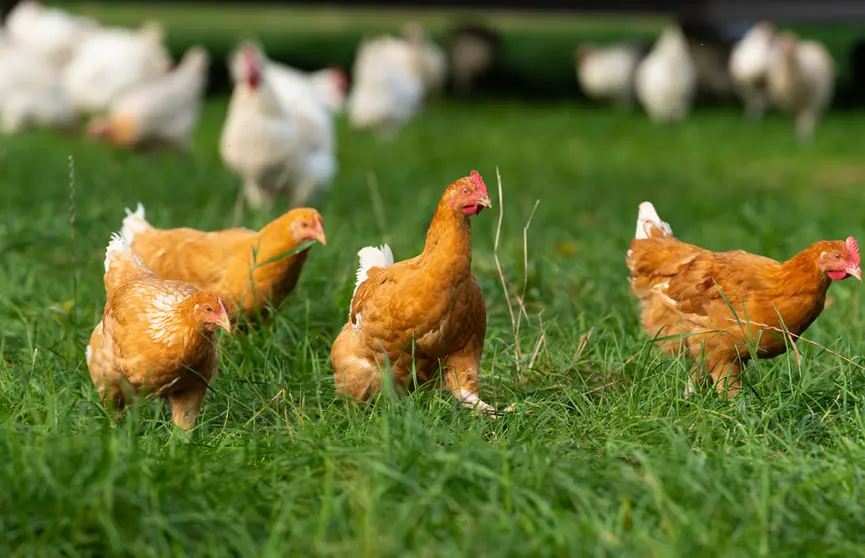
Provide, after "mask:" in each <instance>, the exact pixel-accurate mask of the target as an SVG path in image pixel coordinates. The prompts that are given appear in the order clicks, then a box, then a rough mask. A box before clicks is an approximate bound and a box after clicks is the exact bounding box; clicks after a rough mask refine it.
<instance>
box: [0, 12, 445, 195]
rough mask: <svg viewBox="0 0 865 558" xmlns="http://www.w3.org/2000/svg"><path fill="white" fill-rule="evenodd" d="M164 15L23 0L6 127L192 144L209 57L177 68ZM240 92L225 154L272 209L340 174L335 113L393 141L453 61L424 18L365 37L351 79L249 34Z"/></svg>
mask: <svg viewBox="0 0 865 558" xmlns="http://www.w3.org/2000/svg"><path fill="white" fill-rule="evenodd" d="M163 35H164V32H163V29H162V26H161V25H160V24H159V23H157V22H152V21H151V22H146V23H144V24H143V25H142V26H141V27H140V28H139V29H125V28H115V27H102V26H100V25H99V24H98V23H97V22H95V21H93V20H92V19H90V18H85V17H78V16H74V15H72V14H69V13H66V12H64V11H62V10H59V9H57V8H48V7H45V6H43V5H42V4H41V3H40V2H39V1H38V0H24V1H22V2H20V3H18V4H17V5H16V6H15V8H14V9H13V10H12V11H11V12H10V13H9V15H8V17H7V19H6V23H5V26H4V27H3V28H0V131H2V132H4V133H15V132H20V131H22V130H25V129H28V128H32V127H55V128H65V129H71V128H73V127H74V126H75V125H76V124H77V122H78V121H79V119H81V118H89V119H90V120H89V122H88V125H87V134H88V135H89V136H91V137H93V138H100V139H104V140H106V141H109V142H111V143H112V144H114V145H116V146H119V147H123V148H142V147H147V146H152V145H160V146H168V147H171V148H175V149H178V150H181V151H183V150H186V149H188V148H189V144H190V138H191V137H192V134H193V132H194V131H195V128H196V125H197V124H198V119H199V113H200V109H201V103H202V101H203V98H204V95H205V92H206V91H205V90H206V86H207V72H208V66H209V63H210V60H209V55H208V53H207V51H206V50H205V49H204V48H203V47H201V46H194V47H192V48H190V49H189V50H188V51H187V52H186V53H185V54H184V55H183V57H182V59H181V60H180V61H179V62H178V63H177V64H176V65H174V66H173V67H172V60H171V57H170V55H169V53H168V51H167V49H166V48H165V46H164V44H163V39H164V37H163ZM228 67H229V70H230V74H231V77H232V80H233V82H234V91H233V93H232V96H231V100H230V102H229V106H228V112H227V114H226V117H225V122H224V125H223V128H222V134H221V137H220V142H219V152H220V155H221V157H222V160H223V162H224V164H225V166H226V167H227V168H228V169H230V170H231V171H232V172H233V173H235V174H236V175H237V176H238V177H239V178H240V180H241V183H242V188H241V190H240V192H241V196H239V197H238V202H239V205H238V211H240V210H241V209H242V206H243V205H242V202H244V201H245V202H246V203H247V204H249V206H250V207H252V208H253V209H266V208H269V207H270V206H271V205H272V203H273V201H274V198H275V197H276V196H278V195H288V197H289V198H290V204H291V206H292V207H300V206H303V205H305V204H307V203H308V202H309V201H310V200H311V199H312V198H313V197H314V196H315V194H316V193H318V192H320V191H322V189H324V188H325V187H327V185H328V184H330V182H331V181H332V180H333V177H334V175H335V173H336V171H337V160H336V149H337V145H336V143H337V142H336V134H335V129H334V116H335V115H336V114H338V113H339V112H341V111H342V110H343V109H344V108H345V109H346V111H347V113H348V120H349V122H350V124H351V125H352V126H353V127H355V128H358V129H377V130H380V131H381V133H382V134H384V135H385V136H387V137H393V136H394V135H395V134H396V133H397V132H398V131H399V130H400V128H401V127H402V126H403V125H404V124H405V123H406V122H407V121H408V120H410V119H411V118H412V117H413V116H414V115H416V114H417V113H418V112H419V111H420V110H421V109H422V107H423V105H424V103H425V101H426V100H427V99H428V98H429V97H431V96H434V95H435V94H436V93H437V92H438V91H440V90H441V88H442V87H443V85H444V82H445V78H446V75H447V59H446V57H445V54H444V52H443V51H442V50H441V49H440V48H439V47H437V46H436V45H434V44H433V43H432V42H430V41H428V40H427V39H426V37H425V36H424V33H423V30H422V29H421V27H420V26H419V25H418V24H417V23H409V24H406V25H405V26H404V29H403V36H401V37H393V36H381V37H376V38H371V39H367V40H365V41H363V42H362V43H361V44H360V45H359V47H358V53H357V57H356V61H355V64H354V68H353V72H352V73H353V81H354V84H353V87H352V90H351V92H350V94H349V93H348V77H347V75H346V73H345V72H344V71H343V70H341V69H340V68H325V69H322V70H319V71H316V72H303V71H301V70H298V69H295V68H292V67H289V66H286V65H284V64H280V63H278V62H275V61H273V60H270V59H268V58H267V56H266V54H265V52H264V50H263V49H262V47H261V46H260V45H258V44H256V43H255V42H252V41H244V42H243V43H241V44H240V45H238V47H237V48H236V49H235V51H234V52H233V53H231V55H230V56H229V60H228Z"/></svg>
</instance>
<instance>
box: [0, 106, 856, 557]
mask: <svg viewBox="0 0 865 558" xmlns="http://www.w3.org/2000/svg"><path fill="white" fill-rule="evenodd" d="M224 112H225V99H224V98H215V99H212V100H211V101H210V102H209V103H208V105H207V107H206V110H205V114H204V118H203V122H202V126H201V127H200V128H199V130H198V133H197V136H196V142H195V146H194V149H193V151H192V153H191V154H189V155H188V156H178V155H174V154H171V153H152V154H129V153H123V152H118V151H114V150H112V149H110V148H107V147H104V146H101V145H97V144H94V143H91V142H88V141H85V140H80V139H76V138H74V137H69V136H61V135H57V134H52V133H31V134H26V135H22V136H16V137H11V138H6V137H4V138H2V139H0V141H2V143H0V254H2V258H0V318H2V324H3V327H2V330H0V352H2V360H0V419H2V426H0V555H3V556H7V555H8V556H53V555H73V554H74V555H79V554H81V555H93V556H113V555H134V556H168V555H189V556H289V555H290V556H309V555H313V556H397V555H399V556H424V557H426V556H490V557H493V556H495V557H499V556H536V555H537V556H580V555H615V556H631V555H632V556H641V557H642V556H744V555H749V556H750V555H761V556H765V555H774V556H789V555H797V556H804V555H808V556H813V555H834V556H841V555H843V556H852V555H863V554H865V552H863V550H862V548H865V547H863V544H865V530H863V529H862V526H863V523H865V520H863V518H865V499H863V491H865V478H863V465H865V449H863V447H862V434H861V432H862V428H863V426H865V415H863V411H865V405H863V395H865V382H863V380H862V367H861V364H860V363H861V358H860V357H859V355H860V354H861V352H862V349H863V347H865V327H863V326H865V314H863V310H865V303H863V297H862V288H863V287H862V284H861V283H859V282H857V281H845V282H843V283H839V284H836V285H834V286H833V287H832V288H831V290H830V302H829V304H828V307H827V308H826V310H825V311H824V312H823V315H822V316H821V317H820V318H819V319H818V320H817V322H816V323H815V325H814V326H812V327H811V328H810V329H809V330H808V332H807V333H806V335H805V337H806V338H808V339H811V340H813V341H815V342H817V343H819V344H820V345H822V346H823V347H826V348H828V349H829V350H831V351H832V352H827V351H826V350H823V349H820V348H818V347H815V346H813V345H808V344H801V346H800V351H801V354H802V363H801V365H797V362H796V359H795V358H793V356H783V357H779V358H777V359H775V360H772V361H765V362H758V363H756V364H755V365H752V366H751V367H749V368H748V370H747V372H746V373H745V376H744V382H745V387H744V389H743V390H742V394H741V395H740V396H739V397H737V398H735V399H733V400H723V399H719V398H718V397H716V396H715V394H714V392H701V393H699V394H698V395H697V396H695V397H693V398H690V399H688V400H685V399H683V398H682V396H681V392H682V389H683V388H684V386H685V383H686V380H687V378H688V374H689V370H688V364H687V363H686V362H684V361H679V360H674V359H670V358H668V357H665V356H663V355H661V354H660V353H659V351H658V350H657V349H655V348H654V347H653V346H652V345H651V343H650V342H649V341H648V340H647V338H646V337H645V336H644V335H643V334H642V332H641V331H640V327H639V323H638V320H637V314H636V308H635V306H636V305H635V303H634V301H633V300H632V299H631V297H630V296H629V293H628V282H627V279H626V277H627V269H626V267H625V264H624V258H625V251H626V250H627V246H628V242H629V240H630V238H631V237H632V235H633V232H634V224H635V220H636V213H637V205H638V203H639V202H641V201H644V200H651V201H653V202H654V203H655V206H656V207H657V209H658V211H659V213H660V214H661V216H662V217H664V219H665V220H667V221H669V222H670V223H671V225H672V227H673V229H674V230H675V231H676V233H677V236H679V237H680V238H682V239H685V240H687V241H690V242H693V243H696V244H700V245H702V246H705V247H707V248H712V249H719V250H722V249H732V248H742V249H745V250H749V251H752V252H756V253H760V254H764V255H767V256H770V257H773V258H776V259H785V258H787V257H789V256H792V255H793V254H794V253H796V252H797V251H799V250H801V249H803V248H805V247H806V246H808V245H809V244H810V243H811V242H813V241H816V240H821V239H840V238H845V237H846V236H848V235H851V234H852V235H855V236H858V237H859V238H860V241H861V240H862V237H863V236H865V234H863V232H862V231H863V220H862V217H861V215H862V212H861V210H860V209H859V207H858V203H861V200H862V199H863V194H862V188H863V185H865V164H863V163H862V153H863V152H865V137H863V135H862V134H861V130H862V129H863V128H865V113H861V112H848V113H844V114H833V115H831V116H830V117H829V118H828V119H827V120H826V121H825V123H824V124H823V126H822V127H821V128H819V129H818V133H817V138H816V141H815V142H814V143H813V144H812V145H809V146H799V145H797V144H796V143H795V141H794V138H793V125H792V122H791V121H790V120H789V119H788V118H785V117H782V116H781V115H777V114H772V115H770V117H769V118H768V119H767V120H766V121H765V122H763V123H762V124H759V125H755V124H751V123H746V122H744V121H743V120H742V118H741V115H740V114H739V113H738V112H736V111H733V110H728V109H722V110H720V109H719V110H713V109H704V110H701V111H699V112H697V113H696V114H695V115H694V117H693V118H691V119H690V120H688V121H687V122H685V123H683V124H681V125H679V126H670V127H657V126H653V125H652V124H650V123H649V122H648V120H647V119H646V118H645V117H644V115H642V114H641V113H639V112H638V111H637V112H634V113H631V114H621V113H616V112H613V111H610V110H607V109H604V108H596V107H586V106H581V105H578V104H575V103H562V104H551V105H543V104H517V103H504V102H499V103H485V104H483V105H471V104H459V103H454V102H446V103H444V104H441V105H437V106H434V107H432V108H431V109H430V110H429V111H428V112H427V113H425V114H424V115H422V116H421V117H420V118H419V119H417V120H416V121H415V122H413V123H412V124H411V125H410V126H409V127H408V128H407V129H406V130H405V131H404V133H403V134H402V135H401V136H400V137H399V138H398V140H397V141H396V142H395V143H393V144H385V143H383V142H381V141H379V140H378V139H376V138H375V137H373V136H368V135H365V134H361V133H358V132H354V131H351V130H349V129H347V127H346V126H345V123H344V122H343V121H340V146H339V155H340V171H339V175H338V177H337V179H336V181H335V182H334V184H333V185H332V186H331V188H330V190H329V191H328V193H327V197H326V200H325V201H324V203H323V205H322V206H321V211H322V214H323V216H324V220H325V228H326V232H327V237H328V245H327V246H326V247H322V246H315V247H314V248H313V249H312V253H311V255H310V258H309V261H308V263H307V265H306V267H305V269H304V273H303V276H302V278H301V281H300V284H299V287H298V289H297V290H296V291H295V292H294V293H293V294H292V295H291V296H290V297H289V299H288V300H287V301H286V302H285V304H284V305H283V307H282V308H281V310H280V312H279V313H278V314H277V315H276V317H275V319H274V320H273V321H272V322H271V323H270V324H268V325H267V326H266V327H265V328H264V329H262V330H261V331H258V332H256V333H254V334H252V335H249V336H247V337H245V338H240V337H237V336H235V337H224V338H223V343H222V345H221V351H222V360H221V374H220V376H219V377H218V378H217V380H216V381H215V382H214V384H213V391H212V392H211V393H210V394H209V395H208V396H207V399H206V400H205V403H204V408H203V410H202V414H201V415H200V416H199V421H200V422H199V427H198V428H197V429H196V430H195V431H193V432H192V433H191V434H190V435H186V434H183V433H180V432H178V431H177V429H175V428H174V427H173V426H172V425H171V422H170V415H169V413H168V411H167V409H166V408H164V407H163V406H162V405H161V404H160V403H159V402H158V401H150V402H148V403H146V404H143V405H141V406H138V407H135V408H134V409H133V410H132V412H130V413H129V414H128V416H127V417H126V418H125V419H124V420H123V421H122V422H121V423H119V425H114V424H113V423H112V422H111V421H110V420H109V419H108V417H107V416H106V414H105V412H104V411H103V410H102V408H101V406H100V403H99V401H98V399H97V397H96V395H95V392H94V390H93V387H92V385H91V382H90V379H89V376H88V372H87V368H86V364H85V362H84V348H85V346H86V344H87V341H88V338H89V335H90V332H91V331H92V328H93V326H94V325H95V324H96V322H97V321H98V319H99V317H100V315H101V312H102V305H103V303H104V287H103V285H102V271H103V267H102V260H103V258H104V248H105V245H106V244H107V242H108V238H109V235H110V233H111V232H113V231H116V230H117V229H118V228H119V223H120V220H121V218H122V217H123V208H124V207H126V206H128V207H133V206H134V204H135V203H136V202H137V201H141V202H142V203H143V204H144V205H145V206H146V207H147V210H148V217H149V218H150V220H151V222H153V223H154V224H155V225H157V226H164V227H171V226H192V227H196V228H201V229H216V228H223V227H226V226H228V225H230V221H231V216H232V208H233V204H234V200H235V196H236V192H237V188H238V182H237V180H236V179H235V178H234V177H233V176H232V175H230V174H229V173H228V172H227V171H226V170H224V169H223V167H222V165H221V163H220V160H219V157H218V154H217V142H218V134H219V130H220V126H221V122H222V118H223V115H224ZM471 169H477V170H478V171H480V172H481V174H482V175H483V176H484V177H485V179H486V182H487V184H489V185H490V186H491V187H492V188H491V190H492V189H495V184H496V170H497V169H498V170H499V171H500V173H501V185H502V192H503V200H502V199H499V198H498V194H497V192H491V193H492V197H493V204H494V207H493V209H492V210H491V211H485V212H483V213H482V214H481V215H479V216H478V217H477V218H475V219H476V220H475V223H474V228H473V235H474V237H473V238H474V269H475V274H476V276H477V278H478V281H479V283H480V285H481V289H482V290H483V292H484V295H485V298H486V301H487V312H488V331H487V342H486V347H485V352H484V359H483V367H482V377H481V383H482V393H481V395H482V397H483V398H484V399H486V400H487V401H489V402H491V403H494V404H495V405H497V406H499V407H504V406H505V405H508V404H511V403H516V404H517V412H516V413H514V414H513V415H510V416H506V417H504V418H502V419H499V420H494V419H489V418H484V417H475V416H472V414H471V413H470V412H468V411H465V410H462V409H460V408H459V407H458V405H457V404H456V402H455V401H454V400H453V398H452V397H450V396H449V395H448V394H444V393H435V392H421V393H416V394H412V395H410V396H407V397H403V398H399V399H389V398H384V399H381V400H379V401H377V402H376V404H375V405H374V406H357V405H354V404H351V403H349V402H346V401H344V400H341V399H340V398H338V397H336V396H335V394H334V390H333V382H332V376H331V374H332V370H331V368H330V362H329V350H330V343H331V341H332V340H333V338H334V337H335V335H336V332H337V331H338V330H339V329H340V327H341V326H342V324H343V323H344V322H345V320H346V315H347V310H348V301H349V299H350V296H351V292H352V288H353V280H354V272H355V269H356V265H357V261H356V252H357V250H358V249H359V248H361V247H363V246H365V245H369V244H374V243H376V244H377V243H380V242H382V241H383V240H384V241H387V242H389V243H390V244H391V246H392V247H393V251H394V253H395V255H396V257H397V259H404V258H407V257H410V256H413V255H415V254H417V253H418V252H419V251H420V250H421V249H422V247H423V242H424V233H425V230H426V227H427V225H428V223H429V220H430V218H431V216H432V212H433V209H434V207H435V205H436V203H437V201H438V198H439V196H440V195H441V193H442V192H443V190H444V189H445V187H446V186H447V185H448V183H449V182H450V181H452V180H454V179H456V178H458V177H461V176H465V175H467V174H468V172H469V171H470V170H471ZM538 200H539V201H538ZM536 202H537V209H536V212H535V213H534V215H533V217H532V219H531V222H530V224H529V226H528V228H527V230H526V229H525V227H526V224H527V221H528V220H529V217H530V216H531V215H532V211H533V208H534V206H535V204H536ZM501 208H503V215H502V226H501V236H500V239H499V250H498V259H499V261H500V262H501V266H502V271H503V273H504V276H505V277H506V280H507V282H508V292H509V294H508V295H507V296H506V295H505V291H504V290H503V288H502V284H501V281H500V277H499V272H498V270H497V267H496V261H495V258H494V242H495V239H496V228H497V220H498V218H499V214H498V212H499V210H500V209H501ZM275 215H276V212H274V213H273V214H270V215H247V217H246V219H245V222H244V224H245V225H246V226H256V227H257V226H260V225H262V224H264V223H265V222H267V221H268V220H269V219H270V218H272V217H274V216H275ZM524 230H526V232H525V237H524ZM524 238H525V241H524ZM524 247H525V250H524ZM524 262H528V266H527V268H526V266H525V265H524ZM523 291H525V309H526V316H527V317H524V318H522V320H521V324H520V329H519V335H518V339H519V343H518V344H517V343H515V335H514V328H513V325H512V321H511V318H510V314H509V310H508V300H510V301H511V304H513V305H516V296H517V295H518V294H520V293H522V292H523ZM833 353H837V354H840V355H844V356H845V357H846V358H848V359H852V360H853V361H854V362H853V363H851V362H848V361H845V360H843V359H842V358H840V357H839V356H836V354H833Z"/></svg>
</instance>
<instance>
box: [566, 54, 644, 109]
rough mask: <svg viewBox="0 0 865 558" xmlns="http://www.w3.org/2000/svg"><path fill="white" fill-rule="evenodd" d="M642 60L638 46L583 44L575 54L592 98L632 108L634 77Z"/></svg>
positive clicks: (580, 76)
mask: <svg viewBox="0 0 865 558" xmlns="http://www.w3.org/2000/svg"><path fill="white" fill-rule="evenodd" d="M642 57H643V53H642V51H641V49H640V48H639V47H638V46H637V45H630V44H619V45H610V46H606V47H597V46H592V45H581V46H580V47H579V48H578V49H577V50H576V52H575V58H576V62H577V79H578V80H579V83H580V87H582V89H583V92H585V94H586V96H587V97H589V98H590V99H593V100H596V101H612V103H613V104H614V105H616V106H619V107H629V106H631V105H632V104H633V102H634V76H635V73H636V70H637V65H639V63H640V60H641V59H642Z"/></svg>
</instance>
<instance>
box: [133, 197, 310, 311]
mask: <svg viewBox="0 0 865 558" xmlns="http://www.w3.org/2000/svg"><path fill="white" fill-rule="evenodd" d="M126 213H127V216H126V218H125V219H123V233H122V234H123V235H124V236H125V237H126V238H128V239H130V243H131V244H132V250H133V251H134V252H135V254H136V255H137V256H138V257H140V258H141V259H142V260H143V261H144V263H145V264H147V265H148V266H150V268H151V269H152V270H153V271H154V272H155V273H156V274H157V275H158V276H159V277H162V278H163V279H175V280H178V281H186V282H187V283H190V284H192V285H193V286H195V287H196V288H198V289H202V290H208V291H216V292H219V293H221V294H222V296H223V298H224V299H225V300H226V305H227V307H228V310H229V316H231V317H232V318H234V317H236V316H237V315H239V314H243V315H245V316H247V317H250V316H252V315H255V314H260V315H262V316H266V315H267V313H268V311H269V306H272V307H273V308H278V307H279V305H280V304H281V303H282V301H283V300H284V299H285V297H286V296H288V294H289V293H291V291H293V290H294V287H295V286H296V285H297V281H298V279H299V278H300V272H301V270H302V269H303V264H304V263H306V258H307V257H308V256H309V247H306V248H304V249H302V250H300V251H299V252H297V253H295V254H293V255H286V254H288V253H290V252H292V251H293V250H297V249H299V248H301V247H302V245H303V244H304V243H306V242H309V241H313V240H317V241H318V242H320V243H322V244H324V245H326V244H327V238H326V237H325V235H324V221H323V220H322V218H321V215H319V213H318V211H316V210H315V209H309V208H298V209H292V210H290V211H288V212H287V213H285V214H284V215H282V216H281V217H279V218H277V219H276V220H274V221H272V222H270V223H269V224H268V225H267V226H265V227H263V228H262V229H261V230H260V231H252V230H249V229H243V228H232V229H226V230H222V231H215V232H202V231H198V230H195V229H189V228H179V229H157V228H155V227H153V226H151V225H150V223H148V222H147V221H146V220H145V219H144V207H142V206H141V204H138V208H137V209H136V211H135V213H132V212H130V211H129V210H128V209H127V210H126Z"/></svg>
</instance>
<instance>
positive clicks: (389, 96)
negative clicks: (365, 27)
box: [348, 36, 425, 139]
mask: <svg viewBox="0 0 865 558" xmlns="http://www.w3.org/2000/svg"><path fill="white" fill-rule="evenodd" d="M352 74H353V79H354V84H353V86H352V89H351V93H350V94H349V97H348V119H349V123H350V124H351V126H352V127H354V128H356V129H360V130H369V129H378V130H379V131H381V132H382V134H383V135H384V137H387V138H390V139H393V138H394V137H396V134H397V133H398V132H399V131H400V129H401V128H402V127H403V126H404V125H405V124H406V123H407V122H408V121H409V120H411V119H412V118H413V117H414V116H415V115H416V114H417V113H418V112H419V111H420V109H421V107H422V105H423V100H424V92H425V89H424V88H425V82H424V69H423V58H422V51H421V49H420V47H419V45H417V44H412V43H409V42H408V41H405V40H402V39H397V38H394V37H388V36H385V37H379V38H376V39H372V40H366V41H364V42H362V43H361V44H360V46H359V47H358V53H357V58H356V59H355V62H354V70H353V72H352Z"/></svg>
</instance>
